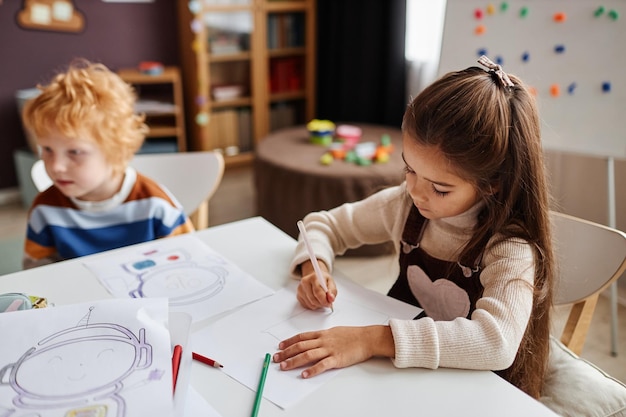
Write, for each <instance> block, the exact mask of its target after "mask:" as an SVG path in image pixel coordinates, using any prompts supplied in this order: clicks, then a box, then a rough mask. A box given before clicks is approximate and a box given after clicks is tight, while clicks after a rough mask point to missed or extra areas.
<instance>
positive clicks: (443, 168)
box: [402, 134, 481, 220]
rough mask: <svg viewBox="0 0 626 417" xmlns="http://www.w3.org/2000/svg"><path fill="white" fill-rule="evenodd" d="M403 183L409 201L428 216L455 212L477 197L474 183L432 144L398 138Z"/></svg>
mask: <svg viewBox="0 0 626 417" xmlns="http://www.w3.org/2000/svg"><path fill="white" fill-rule="evenodd" d="M402 146H403V152H402V158H403V159H404V162H405V164H406V184H407V189H408V191H409V194H410V195H411V198H412V199H413V204H415V207H417V208H418V209H419V211H420V213H421V215H422V216H424V217H425V218H427V219H430V220H436V219H441V218H444V217H453V216H456V215H459V214H461V213H463V212H465V211H467V210H468V209H469V208H471V207H472V206H473V205H474V204H476V203H477V202H478V201H479V200H480V197H481V196H480V194H479V193H478V192H477V190H476V188H475V187H474V185H473V184H472V183H470V182H468V181H467V180H465V179H463V178H461V177H459V176H458V175H457V174H456V173H455V171H454V169H452V168H453V167H451V166H450V162H449V161H448V160H447V159H446V158H445V157H444V156H443V154H442V153H441V151H440V150H439V148H438V147H436V146H424V145H420V144H419V143H417V142H416V141H415V139H413V138H411V137H410V136H409V135H407V134H404V136H403V139H402Z"/></svg>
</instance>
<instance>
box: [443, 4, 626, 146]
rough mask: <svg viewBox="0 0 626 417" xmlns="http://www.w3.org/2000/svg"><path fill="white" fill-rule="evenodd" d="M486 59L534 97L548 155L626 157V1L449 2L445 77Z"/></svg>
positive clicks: (444, 37)
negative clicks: (515, 78)
mask: <svg viewBox="0 0 626 417" xmlns="http://www.w3.org/2000/svg"><path fill="white" fill-rule="evenodd" d="M600 7H602V9H600ZM559 14H560V15H559ZM555 17H556V18H555ZM559 17H562V18H563V19H561V20H560V21H559V20H558V18H559ZM481 29H482V30H484V32H483V33H482V34H478V33H477V30H481ZM483 52H484V53H485V54H486V55H487V56H488V57H489V58H490V59H491V60H492V61H494V62H497V63H500V64H501V65H502V67H503V69H504V70H505V71H506V72H508V73H511V74H515V75H517V76H519V77H520V78H521V79H522V80H523V81H524V82H525V83H526V84H527V85H529V86H530V87H531V88H532V89H533V90H534V92H535V94H536V97H537V100H538V105H539V115H540V117H541V119H542V140H543V146H544V149H550V150H556V151H562V152H573V153H579V154H584V155H592V156H600V157H615V158H624V157H626V127H625V124H626V79H625V78H626V0H606V1H603V2H595V1H590V0H565V1H561V0H525V1H521V0H520V1H508V2H488V1H474V0H448V1H447V5H446V12H445V22H444V30H443V38H442V45H441V57H440V61H439V69H438V76H441V75H443V74H445V73H447V72H449V71H456V70H460V69H464V68H466V67H469V66H474V65H475V66H480V65H479V64H477V62H476V60H477V59H478V58H479V56H480V55H481V53H483ZM525 58H526V59H525ZM498 61H499V62H498ZM604 83H608V84H607V85H608V86H609V89H608V91H605V90H604V89H603V84H604ZM552 89H558V90H559V91H560V94H559V95H554V94H553V93H552Z"/></svg>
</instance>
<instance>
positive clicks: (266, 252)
mask: <svg viewBox="0 0 626 417" xmlns="http://www.w3.org/2000/svg"><path fill="white" fill-rule="evenodd" d="M197 236H198V237H199V238H200V239H202V240H203V241H205V242H206V243H207V244H208V245H210V246H211V247H212V248H213V249H215V250H216V251H218V252H220V253H221V254H222V255H223V256H225V257H226V258H228V259H230V260H231V261H233V262H234V263H236V264H237V265H239V266H240V267H241V268H242V269H243V270H245V271H246V272H248V273H250V274H251V275H253V276H254V277H256V278H257V279H258V280H260V281H262V282H264V283H265V284H267V285H269V286H270V287H272V288H274V289H279V288H281V287H282V286H283V285H284V284H285V283H286V282H287V281H288V280H289V277H288V275H287V268H288V264H289V261H290V260H291V256H292V254H293V251H294V249H295V241H294V240H293V239H292V238H291V237H289V236H288V235H286V234H285V233H283V232H282V231H280V230H279V229H278V228H276V227H274V226H273V225H272V224H270V223H269V222H267V221H265V220H263V219H261V218H259V217H256V218H252V219H247V220H243V221H239V222H235V223H230V224H226V225H222V226H216V227H212V228H209V229H205V230H202V231H200V232H197ZM117 250H120V249H117ZM121 250H123V249H121ZM98 256H101V255H92V259H95V258H96V257H98ZM83 260H84V258H83V259H79V260H70V261H65V262H60V263H57V264H53V265H48V266H44V267H40V268H35V269H31V270H27V271H22V272H17V273H13V274H9V275H5V276H2V277H0V293H5V292H25V293H28V294H33V295H41V296H45V297H47V298H48V299H49V300H50V301H51V302H54V303H55V304H57V305H63V304H71V303H74V302H79V301H87V300H97V299H102V298H111V295H110V294H109V293H108V292H107V291H106V290H105V289H104V287H102V286H101V285H100V283H99V282H98V279H97V278H96V277H95V276H94V275H93V274H92V273H91V272H89V270H88V269H87V268H86V267H85V266H84V265H83V263H82V262H83ZM208 324H209V323H207V322H201V323H199V324H197V325H196V326H195V327H194V328H193V329H192V330H198V328H199V327H201V326H206V325H208ZM191 384H192V386H193V387H194V388H195V389H196V391H198V393H200V394H201V395H202V396H203V397H204V398H205V399H206V400H207V401H208V402H209V403H210V404H212V405H213V407H215V408H216V409H217V410H218V411H219V412H220V413H221V414H222V415H223V416H224V417H239V416H241V417H244V416H249V415H250V412H251V410H252V404H253V402H254V394H255V393H254V392H253V391H252V390H250V389H248V388H247V387H245V386H243V385H241V384H240V383H239V382H237V381H235V380H234V379H232V378H230V377H228V376H227V375H226V374H224V373H223V372H220V371H219V370H217V369H213V368H209V367H207V366H203V365H201V364H197V363H194V364H193V365H192V373H191ZM260 415H261V416H264V417H269V416H282V417H288V416H298V417H306V416H311V417H313V416H315V417H319V416H340V415H349V416H355V415H358V416H382V415H393V416H415V415H424V416H433V415H436V416H459V415H463V416H477V417H478V416H480V417H489V416H494V417H501V416H507V417H516V416H520V417H527V416H533V417H541V416H555V415H556V414H554V413H552V412H551V411H550V410H549V409H547V408H546V407H544V406H543V405H542V404H540V403H539V402H537V401H535V400H533V399H532V398H530V397H528V396H527V395H526V394H524V393H523V392H521V391H519V390H518V389H517V388H515V387H513V386H512V385H510V384H509V383H507V382H506V381H504V380H502V379H501V378H499V377H498V376H496V375H495V374H493V373H492V372H488V371H466V370H457V369H438V370H434V371H433V370H426V369H415V368H413V369H397V368H395V367H394V366H393V365H392V363H391V361H390V360H388V359H372V360H370V361H368V362H365V363H362V364H359V365H355V366H352V367H349V368H346V369H344V370H342V371H341V373H339V374H338V375H337V376H336V377H335V378H332V379H331V380H330V381H329V382H328V383H326V384H324V385H323V386H322V387H321V388H320V389H318V390H316V391H315V392H314V393H313V394H312V395H310V396H309V397H307V398H305V399H304V400H303V401H301V402H299V403H298V404H297V405H296V406H294V407H291V408H289V409H287V410H282V409H280V408H278V407H276V406H275V405H274V404H273V403H271V402H269V401H267V400H263V403H262V405H261V410H260ZM177 417H178V416H177Z"/></svg>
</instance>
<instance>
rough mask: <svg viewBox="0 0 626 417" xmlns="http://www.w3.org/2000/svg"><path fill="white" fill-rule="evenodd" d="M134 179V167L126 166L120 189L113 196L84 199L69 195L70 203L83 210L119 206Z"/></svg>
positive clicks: (98, 210)
mask: <svg viewBox="0 0 626 417" xmlns="http://www.w3.org/2000/svg"><path fill="white" fill-rule="evenodd" d="M136 180H137V171H135V168H133V167H130V166H129V167H126V171H125V172H124V181H123V182H122V186H121V187H120V190H119V191H118V192H117V193H116V194H115V195H114V196H113V197H111V198H109V199H107V200H102V201H85V200H79V199H77V198H74V197H70V200H72V203H74V204H76V207H78V208H79V209H81V210H84V211H91V212H102V211H108V210H111V209H113V208H115V207H117V206H119V205H120V204H122V203H123V202H124V201H125V200H126V198H127V197H128V195H129V194H130V192H131V190H132V189H133V186H134V185H135V181H136Z"/></svg>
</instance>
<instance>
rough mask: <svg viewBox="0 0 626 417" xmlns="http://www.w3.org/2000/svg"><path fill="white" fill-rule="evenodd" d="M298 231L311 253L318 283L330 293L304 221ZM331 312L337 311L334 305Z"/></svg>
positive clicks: (299, 224) (300, 222) (299, 223)
mask: <svg viewBox="0 0 626 417" xmlns="http://www.w3.org/2000/svg"><path fill="white" fill-rule="evenodd" d="M297 224H298V229H300V235H302V240H303V241H304V246H306V250H307V252H308V253H309V258H310V259H311V263H312V264H313V269H314V270H315V276H317V281H318V282H319V283H320V285H321V286H322V288H323V289H324V291H326V293H328V287H327V286H326V280H325V279H324V274H322V270H321V269H320V264H319V263H318V262H317V258H316V257H315V252H313V246H311V241H310V240H309V237H308V236H307V234H306V228H305V227H304V222H303V221H302V220H298V223H297ZM330 309H331V311H333V312H334V311H335V309H334V308H333V304H332V303H331V304H330Z"/></svg>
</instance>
